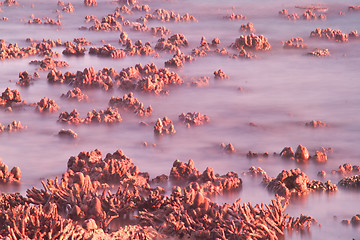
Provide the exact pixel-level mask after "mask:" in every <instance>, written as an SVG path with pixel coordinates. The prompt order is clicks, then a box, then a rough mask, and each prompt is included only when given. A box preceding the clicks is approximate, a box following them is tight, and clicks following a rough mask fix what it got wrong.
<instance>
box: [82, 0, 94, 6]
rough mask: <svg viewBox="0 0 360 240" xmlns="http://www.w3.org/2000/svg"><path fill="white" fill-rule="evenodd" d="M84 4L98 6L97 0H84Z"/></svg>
mask: <svg viewBox="0 0 360 240" xmlns="http://www.w3.org/2000/svg"><path fill="white" fill-rule="evenodd" d="M84 4H85V6H88V7H93V6H97V2H96V0H84Z"/></svg>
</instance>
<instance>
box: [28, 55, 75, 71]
mask: <svg viewBox="0 0 360 240" xmlns="http://www.w3.org/2000/svg"><path fill="white" fill-rule="evenodd" d="M30 64H34V65H40V66H39V68H38V69H39V70H40V71H48V70H53V69H54V70H55V71H56V68H60V67H68V66H69V64H68V63H67V62H65V61H59V60H54V59H52V58H50V57H46V58H44V59H43V60H33V61H31V62H30Z"/></svg>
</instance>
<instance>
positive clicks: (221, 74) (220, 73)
mask: <svg viewBox="0 0 360 240" xmlns="http://www.w3.org/2000/svg"><path fill="white" fill-rule="evenodd" d="M214 77H215V78H216V79H228V78H229V76H228V75H226V74H225V72H224V71H223V70H221V69H219V70H218V71H214Z"/></svg>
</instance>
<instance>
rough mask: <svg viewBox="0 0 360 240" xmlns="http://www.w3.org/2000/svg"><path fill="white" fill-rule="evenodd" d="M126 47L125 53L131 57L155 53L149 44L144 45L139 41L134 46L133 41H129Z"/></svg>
mask: <svg viewBox="0 0 360 240" xmlns="http://www.w3.org/2000/svg"><path fill="white" fill-rule="evenodd" d="M125 45H126V47H125V49H124V51H125V52H126V54H127V55H129V56H149V55H153V54H154V53H155V50H154V49H153V48H152V47H151V45H150V43H149V42H146V43H145V44H143V43H142V42H141V41H140V40H138V41H136V42H135V43H134V44H133V43H132V42H131V40H130V39H128V40H127V41H126V44H125Z"/></svg>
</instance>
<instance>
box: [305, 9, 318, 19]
mask: <svg viewBox="0 0 360 240" xmlns="http://www.w3.org/2000/svg"><path fill="white" fill-rule="evenodd" d="M302 18H303V19H304V20H315V19H316V15H315V13H313V12H312V11H311V10H306V11H305V12H304V14H303V15H302Z"/></svg>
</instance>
